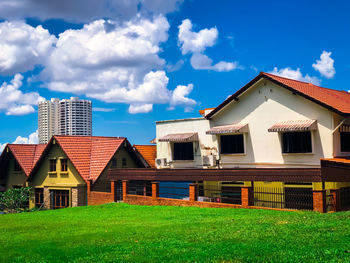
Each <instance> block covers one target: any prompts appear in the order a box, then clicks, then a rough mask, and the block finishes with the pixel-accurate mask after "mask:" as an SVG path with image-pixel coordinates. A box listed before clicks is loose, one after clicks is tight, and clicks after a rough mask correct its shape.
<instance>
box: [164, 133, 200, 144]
mask: <svg viewBox="0 0 350 263" xmlns="http://www.w3.org/2000/svg"><path fill="white" fill-rule="evenodd" d="M158 141H159V142H193V141H198V133H196V132H190V133H174V134H168V135H166V136H164V137H161V138H159V139H158Z"/></svg>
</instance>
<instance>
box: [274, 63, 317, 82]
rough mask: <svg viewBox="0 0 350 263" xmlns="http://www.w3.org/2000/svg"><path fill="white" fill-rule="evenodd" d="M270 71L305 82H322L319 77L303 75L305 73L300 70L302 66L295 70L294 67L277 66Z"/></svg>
mask: <svg viewBox="0 0 350 263" xmlns="http://www.w3.org/2000/svg"><path fill="white" fill-rule="evenodd" d="M269 73H271V74H274V75H278V76H281V77H285V78H289V79H295V80H299V81H304V82H311V83H313V84H315V85H320V84H321V80H320V79H319V78H317V77H311V76H309V75H308V74H306V75H305V76H303V74H302V73H301V71H300V68H297V69H296V70H294V69H291V68H289V67H287V68H281V69H277V67H275V68H274V69H273V70H272V71H270V72H269Z"/></svg>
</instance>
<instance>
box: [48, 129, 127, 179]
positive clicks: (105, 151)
mask: <svg viewBox="0 0 350 263" xmlns="http://www.w3.org/2000/svg"><path fill="white" fill-rule="evenodd" d="M53 139H56V141H57V143H58V144H59V145H60V146H61V148H62V150H63V151H64V152H65V154H66V155H67V157H68V158H69V160H70V161H71V162H72V164H73V165H74V167H75V168H76V169H77V171H78V172H79V174H80V175H81V177H82V178H83V179H84V180H86V181H87V180H93V181H95V180H96V179H97V178H98V177H99V176H100V174H101V173H102V172H103V170H104V169H105V168H106V166H107V164H108V163H109V161H110V160H111V158H112V157H113V155H114V154H115V153H116V151H117V150H118V149H119V147H120V146H121V145H122V143H123V142H124V141H125V140H126V138H124V137H99V136H68V135H56V136H54V137H53Z"/></svg>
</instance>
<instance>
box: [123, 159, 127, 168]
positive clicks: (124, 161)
mask: <svg viewBox="0 0 350 263" xmlns="http://www.w3.org/2000/svg"><path fill="white" fill-rule="evenodd" d="M122 166H123V167H124V166H126V158H123V159H122Z"/></svg>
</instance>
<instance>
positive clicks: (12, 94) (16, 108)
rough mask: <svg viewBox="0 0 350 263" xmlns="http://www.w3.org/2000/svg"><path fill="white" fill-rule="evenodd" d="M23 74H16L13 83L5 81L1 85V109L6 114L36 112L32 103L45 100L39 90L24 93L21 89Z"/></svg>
mask: <svg viewBox="0 0 350 263" xmlns="http://www.w3.org/2000/svg"><path fill="white" fill-rule="evenodd" d="M22 80H23V76H22V75H21V74H16V75H15V76H14V78H13V79H12V80H11V83H7V82H4V83H3V84H2V85H1V86H0V98H1V100H0V111H5V112H6V115H25V114H29V113H32V112H34V111H35V110H34V108H33V106H32V105H37V103H38V102H39V101H40V100H43V99H44V98H42V97H41V96H40V95H39V94H38V93H37V92H28V93H23V92H22V91H21V90H20V87H21V86H22Z"/></svg>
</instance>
